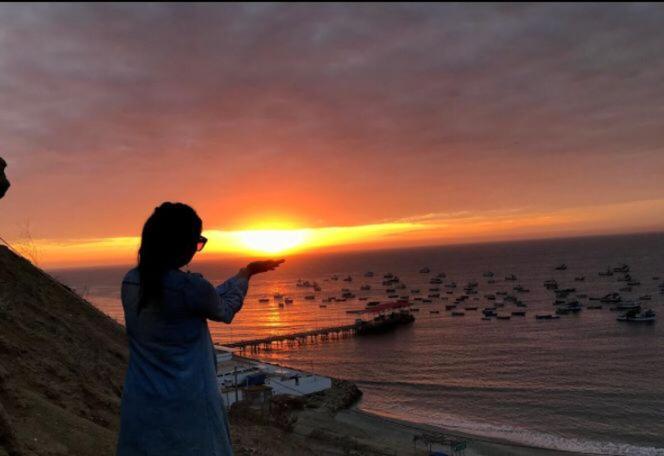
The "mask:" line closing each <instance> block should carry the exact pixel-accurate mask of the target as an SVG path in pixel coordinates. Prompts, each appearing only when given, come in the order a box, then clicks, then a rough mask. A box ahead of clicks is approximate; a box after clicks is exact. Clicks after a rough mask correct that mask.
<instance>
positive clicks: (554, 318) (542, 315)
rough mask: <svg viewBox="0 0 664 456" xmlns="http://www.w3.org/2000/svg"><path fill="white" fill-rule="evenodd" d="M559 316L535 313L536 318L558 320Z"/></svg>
mask: <svg viewBox="0 0 664 456" xmlns="http://www.w3.org/2000/svg"><path fill="white" fill-rule="evenodd" d="M559 318H560V317H559V316H558V315H551V314H537V315H535V319H536V320H558V319H559Z"/></svg>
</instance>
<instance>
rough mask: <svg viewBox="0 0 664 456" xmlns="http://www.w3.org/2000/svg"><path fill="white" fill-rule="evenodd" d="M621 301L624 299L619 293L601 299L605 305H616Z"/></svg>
mask: <svg viewBox="0 0 664 456" xmlns="http://www.w3.org/2000/svg"><path fill="white" fill-rule="evenodd" d="M620 301H622V298H621V297H620V295H619V294H618V293H609V294H607V295H605V296H604V297H602V298H600V302H603V303H604V304H615V303H618V302H620Z"/></svg>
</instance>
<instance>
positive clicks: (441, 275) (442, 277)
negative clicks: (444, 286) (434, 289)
mask: <svg viewBox="0 0 664 456" xmlns="http://www.w3.org/2000/svg"><path fill="white" fill-rule="evenodd" d="M436 277H437V278H439V279H444V278H446V277H447V274H445V273H444V272H439V273H438V274H437V275H436Z"/></svg>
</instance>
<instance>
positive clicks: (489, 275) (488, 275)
mask: <svg viewBox="0 0 664 456" xmlns="http://www.w3.org/2000/svg"><path fill="white" fill-rule="evenodd" d="M494 275H495V274H494V273H493V272H491V271H487V272H485V273H484V274H482V276H483V277H493V276H494Z"/></svg>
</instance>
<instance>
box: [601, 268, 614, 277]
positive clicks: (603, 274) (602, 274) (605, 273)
mask: <svg viewBox="0 0 664 456" xmlns="http://www.w3.org/2000/svg"><path fill="white" fill-rule="evenodd" d="M599 275H600V276H601V277H611V276H612V275H613V271H612V270H611V269H610V268H609V269H607V270H606V271H604V272H600V273H599Z"/></svg>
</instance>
